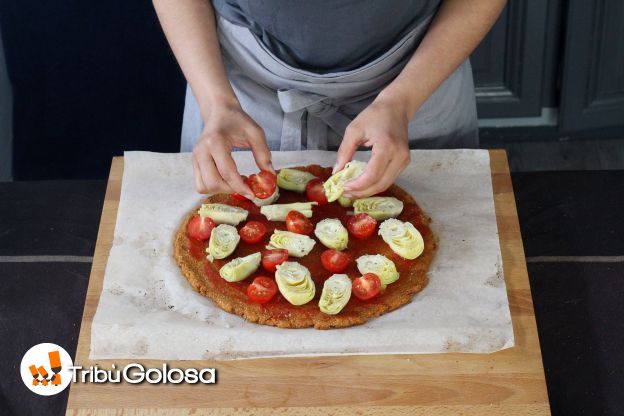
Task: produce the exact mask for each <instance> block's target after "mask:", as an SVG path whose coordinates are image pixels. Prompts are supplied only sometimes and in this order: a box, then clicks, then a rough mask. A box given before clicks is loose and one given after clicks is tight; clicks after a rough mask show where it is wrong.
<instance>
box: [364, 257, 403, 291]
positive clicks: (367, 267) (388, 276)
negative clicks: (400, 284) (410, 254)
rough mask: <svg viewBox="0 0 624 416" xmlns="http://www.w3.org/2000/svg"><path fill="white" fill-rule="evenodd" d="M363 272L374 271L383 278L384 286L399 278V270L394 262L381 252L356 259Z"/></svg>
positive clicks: (380, 278)
mask: <svg viewBox="0 0 624 416" xmlns="http://www.w3.org/2000/svg"><path fill="white" fill-rule="evenodd" d="M355 262H356V263H357V268H358V270H359V271H360V273H362V274H366V273H374V274H376V275H377V276H378V277H379V280H381V284H382V286H383V287H386V286H387V285H389V284H390V283H394V282H396V281H397V280H399V272H398V271H397V269H396V266H395V265H394V262H393V261H392V260H390V259H389V258H387V257H386V256H383V255H381V254H366V255H363V256H360V257H358V259H357V260H356V261H355Z"/></svg>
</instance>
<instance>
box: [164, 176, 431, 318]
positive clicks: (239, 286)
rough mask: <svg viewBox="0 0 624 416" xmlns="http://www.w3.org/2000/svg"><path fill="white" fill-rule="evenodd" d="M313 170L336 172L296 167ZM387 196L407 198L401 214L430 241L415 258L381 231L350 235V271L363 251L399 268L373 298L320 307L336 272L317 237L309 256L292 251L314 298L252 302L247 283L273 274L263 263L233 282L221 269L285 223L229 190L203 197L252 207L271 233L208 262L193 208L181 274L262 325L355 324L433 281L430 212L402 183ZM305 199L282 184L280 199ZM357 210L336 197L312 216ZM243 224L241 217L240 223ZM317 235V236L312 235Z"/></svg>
mask: <svg viewBox="0 0 624 416" xmlns="http://www.w3.org/2000/svg"><path fill="white" fill-rule="evenodd" d="M294 169H300V170H304V171H308V172H310V173H312V174H314V175H316V176H318V177H319V178H321V179H324V180H325V179H327V178H328V177H329V176H330V175H331V168H323V167H321V166H318V165H309V166H301V167H296V168H294ZM383 195H384V196H393V197H395V198H398V199H400V200H401V201H403V204H404V209H403V212H402V213H401V215H399V217H398V219H400V220H402V221H409V222H411V223H412V224H414V226H415V227H416V228H417V229H418V230H419V231H420V233H421V234H422V236H423V239H424V241H425V249H424V252H423V254H422V255H420V256H419V257H418V258H417V259H415V260H406V259H403V258H402V257H400V256H398V255H397V254H395V253H394V252H393V251H392V250H391V249H390V248H389V247H388V245H387V244H386V243H385V242H384V241H383V240H382V239H381V237H380V236H378V235H376V234H375V235H374V236H372V237H370V238H368V239H366V240H358V239H356V238H354V237H353V236H352V235H349V244H348V247H347V249H346V250H345V252H346V253H348V254H349V255H350V256H351V258H352V261H351V264H350V265H349V267H348V268H347V270H346V271H344V272H343V273H346V274H347V275H349V277H351V278H355V277H358V276H360V273H359V272H358V270H357V267H356V265H355V259H357V258H358V257H359V256H360V255H364V254H383V255H385V256H386V257H388V258H389V259H391V260H392V261H394V263H395V265H396V266H397V270H398V271H399V274H400V278H399V280H398V281H396V282H395V283H392V284H390V285H388V287H387V288H386V289H385V291H384V292H382V293H380V294H379V295H377V296H376V297H374V298H373V299H370V300H367V301H362V300H359V299H357V298H356V297H355V296H351V299H350V300H349V303H348V304H347V305H346V306H345V308H344V309H343V310H342V311H341V312H340V313H338V314H337V315H327V314H325V313H323V312H321V311H320V310H319V307H318V301H319V298H320V295H321V292H322V289H323V282H324V281H325V279H327V278H328V277H329V276H330V275H331V273H330V272H328V271H326V270H325V269H324V268H323V267H322V266H321V264H320V254H321V253H322V252H323V251H324V250H326V247H324V246H323V245H322V244H321V243H320V242H319V241H318V240H317V242H316V244H315V246H314V249H313V250H312V251H311V252H310V254H308V255H307V256H305V257H302V258H295V257H290V259H289V261H297V262H299V263H301V264H303V265H304V266H306V267H308V269H310V272H311V274H312V277H313V280H314V281H315V285H316V295H315V297H314V299H313V300H311V301H310V302H308V303H306V304H305V305H301V306H293V305H291V304H290V303H288V301H286V299H285V298H284V297H283V296H281V294H280V293H279V292H278V293H277V294H276V295H275V297H274V298H273V299H272V300H271V301H269V302H267V303H265V304H258V303H254V302H251V301H250V300H249V299H248V298H247V295H246V290H247V286H248V285H249V284H250V283H251V282H252V281H253V279H254V277H255V276H260V275H265V276H269V277H273V276H272V274H271V273H269V272H266V271H265V270H264V269H263V268H262V266H260V268H259V269H258V270H257V271H256V273H254V274H253V275H251V276H250V277H248V278H247V279H245V280H244V281H242V282H235V283H230V282H227V281H225V280H224V279H222V278H221V277H220V276H219V269H220V268H221V266H222V265H223V264H225V263H227V262H228V261H230V260H232V259H234V258H236V257H241V256H244V255H247V254H251V253H254V252H258V251H262V250H264V249H265V246H266V245H267V243H268V241H269V238H270V236H271V234H272V233H273V230H274V229H276V228H277V229H286V227H285V224H284V223H283V222H273V221H267V220H266V218H265V217H264V216H263V215H261V214H260V210H259V208H258V207H256V206H255V205H254V204H253V203H251V202H248V201H246V202H241V201H236V200H234V199H232V197H231V196H230V195H229V194H217V195H212V196H210V197H208V198H206V200H205V201H204V203H225V204H229V205H236V206H240V207H242V208H245V209H247V210H248V211H249V216H248V218H247V220H248V221H249V220H256V221H262V222H263V223H264V224H265V225H266V226H267V230H268V231H267V235H266V236H265V237H264V239H263V240H262V241H261V242H260V243H257V244H254V245H249V244H245V243H243V242H242V241H241V242H240V243H239V245H238V247H237V248H236V250H235V251H234V253H232V255H230V256H229V257H227V258H226V259H223V260H215V261H214V263H211V262H209V261H208V260H207V259H206V256H205V252H204V250H205V247H206V246H207V244H208V242H205V243H202V244H201V245H200V244H199V242H196V241H191V240H190V239H189V238H188V237H187V234H186V227H187V223H188V221H189V220H190V219H191V218H192V217H193V216H195V215H197V214H196V213H197V209H198V208H199V207H197V208H196V209H193V211H191V212H190V213H189V214H188V215H187V216H186V218H184V220H183V221H182V223H181V224H180V227H179V229H178V231H177V233H176V235H175V239H174V243H173V250H174V252H173V254H174V257H175V260H176V262H177V263H178V265H179V266H180V269H181V270H182V274H183V275H184V276H185V277H186V279H187V280H188V281H189V283H190V284H191V286H192V287H193V289H195V290H196V291H197V292H199V293H200V294H202V295H203V296H206V297H208V298H210V299H211V300H212V301H213V302H214V303H215V304H216V305H217V306H219V307H220V308H221V309H223V310H224V311H226V312H229V313H233V314H236V315H239V316H241V317H243V318H244V319H246V320H247V321H249V322H254V323H257V324H262V325H273V326H277V327H280V328H307V327H314V328H317V329H331V328H345V327H349V326H352V325H358V324H362V323H364V322H366V321H368V320H369V319H371V318H374V317H377V316H380V315H383V314H385V313H388V312H390V311H393V310H395V309H397V308H399V307H401V306H403V305H405V304H407V303H409V302H411V300H412V298H413V297H414V295H415V294H416V293H418V292H420V291H421V290H422V289H423V288H424V287H425V286H426V285H427V282H428V279H427V270H428V269H429V265H430V264H431V261H432V259H433V256H434V254H435V251H436V247H437V242H436V238H435V236H434V235H433V233H432V232H431V229H430V227H429V223H430V222H431V219H430V218H429V217H427V216H426V215H425V214H424V213H423V212H422V210H421V209H420V207H419V206H418V204H417V203H416V201H414V199H413V198H412V197H411V196H410V195H409V194H408V193H407V192H405V191H404V190H403V189H402V188H400V187H399V186H397V185H392V186H391V187H390V188H389V189H388V190H386V191H385V192H384V193H383ZM296 201H306V197H305V194H303V195H301V194H297V193H294V192H290V191H284V190H281V189H280V198H279V199H278V200H277V201H276V202H275V203H290V202H296ZM349 213H352V208H343V207H341V206H339V204H338V203H337V202H336V203H331V204H327V205H323V206H321V207H318V206H317V207H314V216H313V217H312V218H311V220H312V222H313V223H314V224H316V223H317V222H318V221H320V220H321V219H323V218H340V219H341V220H342V222H343V224H346V221H345V219H346V216H347V215H348V214H349ZM243 225H244V222H243V223H241V224H240V225H239V226H238V227H237V228H239V229H240V227H242V226H243ZM312 237H313V238H314V236H312Z"/></svg>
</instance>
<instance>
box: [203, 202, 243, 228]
mask: <svg viewBox="0 0 624 416" xmlns="http://www.w3.org/2000/svg"><path fill="white" fill-rule="evenodd" d="M197 212H198V214H199V216H200V217H202V218H203V217H209V218H211V219H212V220H213V221H214V222H215V223H217V224H229V225H238V224H239V223H240V222H241V221H245V220H246V219H247V215H248V214H249V212H248V211H247V210H246V209H242V208H239V207H233V206H231V205H226V204H202V206H201V207H200V208H199V211H197Z"/></svg>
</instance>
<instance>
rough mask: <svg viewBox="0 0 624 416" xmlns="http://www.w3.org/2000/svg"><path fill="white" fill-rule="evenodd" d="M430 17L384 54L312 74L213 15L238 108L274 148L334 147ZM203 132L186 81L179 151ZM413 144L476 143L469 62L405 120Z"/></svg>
mask: <svg viewBox="0 0 624 416" xmlns="http://www.w3.org/2000/svg"><path fill="white" fill-rule="evenodd" d="M431 19H432V16H430V17H429V18H427V19H425V21H423V22H421V23H420V24H419V25H418V26H417V27H415V28H414V29H413V30H412V31H410V32H409V33H408V34H407V35H405V36H404V37H403V38H402V39H401V40H400V41H399V42H397V43H396V44H395V45H394V46H393V47H392V48H391V49H390V50H388V51H387V52H386V53H385V54H383V55H382V56H380V57H379V58H377V59H375V60H374V61H372V62H370V63H368V64H366V65H364V66H362V67H359V68H356V69H353V70H350V71H344V72H336V73H327V74H317V73H313V72H309V71H304V70H302V69H298V68H295V67H292V66H290V65H288V64H286V63H285V62H283V61H282V60H280V59H279V58H277V57H276V56H275V55H274V54H273V53H272V52H271V51H269V50H268V49H267V48H266V47H265V46H264V44H263V43H262V42H261V41H260V40H259V39H258V38H257V37H256V36H255V35H254V34H253V33H252V32H251V31H250V30H249V29H247V28H245V27H242V26H238V25H235V24H233V23H230V22H229V21H227V20H226V19H224V18H222V17H218V18H217V23H218V24H217V28H218V36H219V41H220V44H221V50H222V55H223V63H224V65H225V69H226V71H227V74H228V78H229V80H230V83H231V84H232V87H233V89H234V92H235V93H236V96H237V98H238V100H239V101H240V104H241V107H242V108H243V110H244V111H245V112H246V113H247V114H248V115H249V116H250V117H251V118H252V119H253V120H254V121H255V122H256V123H258V125H259V126H260V127H262V129H263V130H264V132H265V135H266V139H267V144H268V146H269V148H270V149H271V150H301V149H310V150H311V149H321V150H336V149H337V148H338V147H339V146H340V142H341V140H342V136H343V135H344V131H345V128H346V127H347V125H348V124H349V123H350V122H351V120H352V119H353V118H355V117H356V116H357V115H358V114H359V113H360V112H361V111H362V110H363V109H364V108H366V107H367V106H368V105H369V104H370V103H371V102H372V101H373V99H374V98H375V97H376V95H377V94H378V93H379V91H381V90H382V89H383V88H384V87H385V86H386V85H388V83H390V82H391V81H392V80H393V79H394V78H396V76H397V75H398V74H399V73H400V72H401V70H402V69H403V67H404V66H405V65H406V63H407V62H408V60H409V59H410V58H411V56H412V54H413V52H414V50H415V49H416V47H417V46H418V44H419V43H420V41H421V40H422V38H423V36H424V34H425V32H426V29H427V27H428V25H429V22H430V21H431ZM202 130H203V121H202V118H201V113H200V110H199V106H198V105H197V102H196V100H195V97H194V96H193V92H192V91H191V88H190V87H189V86H187V90H186V101H185V107H184V118H183V123H182V139H181V151H182V152H190V151H192V149H193V146H194V145H195V142H196V141H197V139H198V137H199V136H200V134H201V132H202ZM408 138H409V144H410V147H411V148H476V147H478V146H479V139H478V128H477V112H476V103H475V95H474V87H473V80H472V70H471V68H470V62H469V61H468V60H466V62H464V63H463V64H462V65H461V66H460V67H459V68H458V69H457V70H456V71H455V72H453V74H451V76H450V77H449V78H447V79H446V80H445V81H444V83H442V85H441V86H440V87H439V88H438V89H437V90H436V91H435V92H434V93H433V94H432V95H431V97H429V99H428V100H427V101H425V103H424V104H423V105H422V106H421V108H420V109H419V110H418V112H417V113H416V114H415V115H414V117H413V118H412V119H411V120H410V122H409V128H408Z"/></svg>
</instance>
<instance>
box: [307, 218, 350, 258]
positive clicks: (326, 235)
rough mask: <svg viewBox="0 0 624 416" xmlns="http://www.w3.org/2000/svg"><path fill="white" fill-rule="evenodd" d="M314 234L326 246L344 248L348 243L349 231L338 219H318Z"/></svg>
mask: <svg viewBox="0 0 624 416" xmlns="http://www.w3.org/2000/svg"><path fill="white" fill-rule="evenodd" d="M314 235H315V236H316V238H318V239H319V240H320V242H321V243H323V245H324V246H325V247H327V248H333V249H334V250H344V249H345V248H347V244H348V243H349V233H348V232H347V229H346V228H345V226H344V225H342V223H341V222H340V220H337V219H334V218H326V219H324V220H321V221H319V222H318V223H317V224H316V227H315V228H314Z"/></svg>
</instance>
